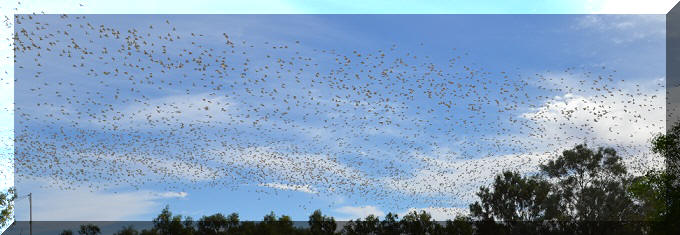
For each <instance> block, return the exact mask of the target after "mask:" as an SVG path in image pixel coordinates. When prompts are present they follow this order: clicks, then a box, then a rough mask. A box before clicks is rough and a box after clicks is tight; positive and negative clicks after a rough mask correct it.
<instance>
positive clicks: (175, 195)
mask: <svg viewBox="0 0 680 235" xmlns="http://www.w3.org/2000/svg"><path fill="white" fill-rule="evenodd" d="M155 195H156V196H157V197H158V198H185V197H187V196H188V195H189V194H188V193H186V192H162V193H156V194H155Z"/></svg>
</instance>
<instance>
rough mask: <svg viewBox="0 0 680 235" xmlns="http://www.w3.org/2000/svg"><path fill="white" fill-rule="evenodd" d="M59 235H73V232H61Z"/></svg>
mask: <svg viewBox="0 0 680 235" xmlns="http://www.w3.org/2000/svg"><path fill="white" fill-rule="evenodd" d="M60 235H73V230H70V229H68V230H64V231H61V233H60Z"/></svg>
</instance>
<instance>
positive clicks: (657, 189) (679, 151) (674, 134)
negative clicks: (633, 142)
mask: <svg viewBox="0 0 680 235" xmlns="http://www.w3.org/2000/svg"><path fill="white" fill-rule="evenodd" d="M651 145H652V151H653V152H654V153H657V154H660V155H661V156H662V157H663V158H664V160H665V163H666V168H665V169H664V170H663V171H649V172H647V174H645V175H644V176H641V177H638V178H636V179H635V180H634V182H633V185H632V187H631V188H630V192H631V193H632V194H633V196H634V197H635V199H637V200H638V201H639V202H640V203H641V204H642V208H643V214H644V218H645V219H647V220H651V221H656V222H661V224H655V225H656V226H654V232H655V233H658V234H680V225H678V223H677V221H680V122H677V123H675V124H674V125H673V126H671V127H670V128H669V129H667V132H666V134H659V135H657V136H655V137H654V138H653V139H652V142H651ZM659 225H660V226H659Z"/></svg>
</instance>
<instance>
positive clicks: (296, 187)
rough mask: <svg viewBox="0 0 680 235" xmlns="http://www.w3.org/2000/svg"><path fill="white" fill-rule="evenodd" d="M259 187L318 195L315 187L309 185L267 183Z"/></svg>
mask: <svg viewBox="0 0 680 235" xmlns="http://www.w3.org/2000/svg"><path fill="white" fill-rule="evenodd" d="M258 186H262V187H270V188H275V189H281V190H293V191H300V192H304V193H311V194H316V193H318V192H317V191H316V190H315V189H314V188H313V187H311V186H309V185H294V184H279V183H266V184H258Z"/></svg>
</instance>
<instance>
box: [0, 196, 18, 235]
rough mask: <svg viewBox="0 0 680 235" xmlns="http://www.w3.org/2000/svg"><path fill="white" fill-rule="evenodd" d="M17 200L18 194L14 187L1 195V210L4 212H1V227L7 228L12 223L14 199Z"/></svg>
mask: <svg viewBox="0 0 680 235" xmlns="http://www.w3.org/2000/svg"><path fill="white" fill-rule="evenodd" d="M16 198H17V193H16V190H15V189H14V187H10V188H9V189H8V190H7V192H2V193H0V208H2V211H0V227H5V226H6V225H7V224H9V223H10V222H11V221H12V219H13V217H12V212H13V211H14V199H16Z"/></svg>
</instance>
